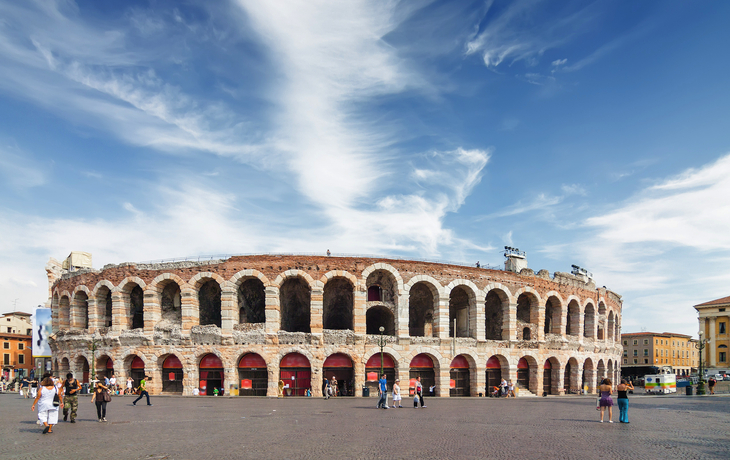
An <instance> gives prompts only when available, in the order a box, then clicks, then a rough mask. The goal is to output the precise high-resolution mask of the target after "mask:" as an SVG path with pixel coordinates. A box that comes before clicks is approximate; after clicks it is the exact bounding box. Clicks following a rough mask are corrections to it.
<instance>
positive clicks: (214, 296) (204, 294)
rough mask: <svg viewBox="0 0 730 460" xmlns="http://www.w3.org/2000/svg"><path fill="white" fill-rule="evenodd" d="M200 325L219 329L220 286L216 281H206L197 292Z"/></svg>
mask: <svg viewBox="0 0 730 460" xmlns="http://www.w3.org/2000/svg"><path fill="white" fill-rule="evenodd" d="M198 305H199V309H200V310H199V313H198V314H199V317H200V325H201V326H206V325H209V324H210V325H213V326H218V327H221V286H220V284H218V282H217V281H216V280H208V281H206V282H205V284H203V285H202V286H200V289H199V290H198Z"/></svg>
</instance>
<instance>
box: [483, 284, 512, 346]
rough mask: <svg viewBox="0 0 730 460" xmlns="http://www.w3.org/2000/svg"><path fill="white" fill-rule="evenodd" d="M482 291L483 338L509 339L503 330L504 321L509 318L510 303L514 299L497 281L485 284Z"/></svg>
mask: <svg viewBox="0 0 730 460" xmlns="http://www.w3.org/2000/svg"><path fill="white" fill-rule="evenodd" d="M484 292H485V299H484V316H485V338H486V339H487V340H509V337H505V336H506V335H507V334H508V333H507V332H505V331H504V322H505V319H507V318H509V306H510V303H514V302H515V301H516V300H514V299H512V294H511V293H510V291H509V289H508V288H507V287H505V286H503V285H501V284H499V283H492V284H489V285H487V287H485V288H484Z"/></svg>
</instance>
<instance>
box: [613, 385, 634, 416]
mask: <svg viewBox="0 0 730 460" xmlns="http://www.w3.org/2000/svg"><path fill="white" fill-rule="evenodd" d="M633 389H634V385H632V384H631V382H628V383H627V382H626V380H625V379H624V380H621V383H619V384H618V386H617V387H616V391H617V392H618V401H617V402H618V412H619V415H618V421H619V422H621V423H629V390H633Z"/></svg>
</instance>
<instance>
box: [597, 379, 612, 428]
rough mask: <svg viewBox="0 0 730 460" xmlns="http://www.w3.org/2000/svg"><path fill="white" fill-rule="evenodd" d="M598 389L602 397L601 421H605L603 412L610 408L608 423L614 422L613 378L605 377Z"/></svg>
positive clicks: (600, 404) (599, 402)
mask: <svg viewBox="0 0 730 460" xmlns="http://www.w3.org/2000/svg"><path fill="white" fill-rule="evenodd" d="M598 390H599V391H600V394H601V399H599V401H598V405H599V406H600V408H601V423H603V413H604V412H605V411H606V408H608V423H613V399H611V393H613V387H612V386H611V379H603V382H602V383H601V386H599V387H598Z"/></svg>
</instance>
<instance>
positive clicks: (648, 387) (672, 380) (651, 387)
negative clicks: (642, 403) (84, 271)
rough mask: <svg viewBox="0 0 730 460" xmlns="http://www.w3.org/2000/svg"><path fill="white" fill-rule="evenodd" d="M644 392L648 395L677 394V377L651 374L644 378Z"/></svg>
mask: <svg viewBox="0 0 730 460" xmlns="http://www.w3.org/2000/svg"><path fill="white" fill-rule="evenodd" d="M644 381H645V383H644V390H645V391H646V392H647V393H650V394H668V393H676V392H677V377H676V376H675V375H674V374H653V375H645V376H644Z"/></svg>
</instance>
